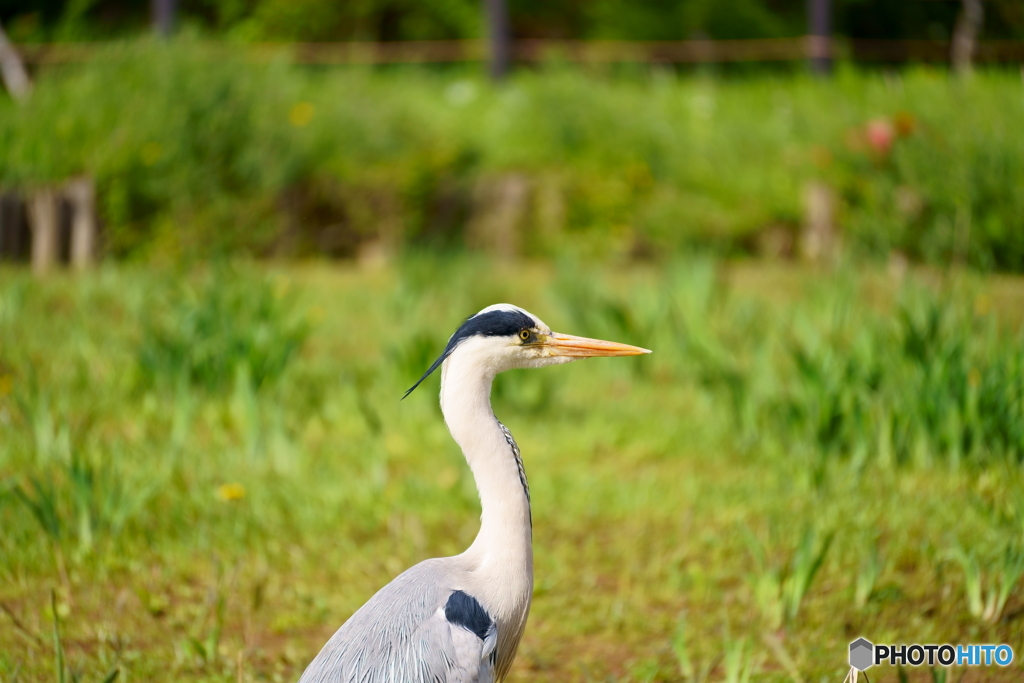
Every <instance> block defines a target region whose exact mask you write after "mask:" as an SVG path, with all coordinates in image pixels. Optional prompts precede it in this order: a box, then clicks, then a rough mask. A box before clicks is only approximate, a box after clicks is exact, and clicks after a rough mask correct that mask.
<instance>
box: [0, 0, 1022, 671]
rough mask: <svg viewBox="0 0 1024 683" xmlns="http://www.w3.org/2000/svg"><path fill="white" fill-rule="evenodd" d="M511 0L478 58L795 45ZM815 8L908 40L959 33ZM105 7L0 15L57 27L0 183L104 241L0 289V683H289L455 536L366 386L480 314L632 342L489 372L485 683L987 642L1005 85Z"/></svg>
mask: <svg viewBox="0 0 1024 683" xmlns="http://www.w3.org/2000/svg"><path fill="white" fill-rule="evenodd" d="M984 8H985V21H984V25H983V27H982V30H981V34H980V37H981V39H982V40H1016V39H1022V38H1024V12H1022V11H1021V5H1020V3H1018V2H1013V1H1010V0H991V1H990V2H985V3H984ZM509 10H510V16H511V27H512V35H513V38H516V39H529V38H557V39H579V40H590V39H608V40H678V39H693V38H712V39H732V38H781V37H792V36H799V35H802V34H803V33H805V32H806V24H807V17H806V7H805V5H804V3H803V2H790V1H788V0H787V1H775V0H743V1H742V2H734V3H724V2H713V1H711V0H686V1H679V2H666V1H665V0H644V1H639V2H625V1H624V0H594V1H592V2H561V1H560V2H545V3H541V2H533V1H532V0H522V1H521V2H520V1H515V0H513V1H512V2H510V3H509ZM834 10H835V16H834V21H833V26H834V30H835V33H836V35H838V36H840V37H846V38H851V39H852V38H878V39H887V38H888V39H908V40H917V39H921V40H934V41H948V40H949V39H950V36H951V34H952V32H953V31H954V25H955V24H956V22H957V21H958V17H959V16H960V12H961V11H962V8H961V3H958V2H942V1H938V0H937V1H935V2H917V1H913V0H908V1H906V2H883V1H881V0H864V1H859V0H846V1H843V2H835V3H834ZM149 13H150V8H149V6H148V5H147V4H146V3H142V2H134V3H129V2H113V1H105V0H96V1H90V0H71V1H69V2H57V1H54V2H36V3H31V4H30V3H24V2H15V1H14V0H0V22H2V23H3V25H4V27H5V29H6V30H7V32H8V34H9V35H10V37H11V39H12V40H13V41H14V43H15V44H16V45H17V46H19V47H24V46H29V47H31V44H32V43H41V44H43V46H42V48H41V50H42V51H40V52H37V53H36V54H44V55H45V49H48V48H50V47H54V46H60V45H61V44H68V45H72V46H73V45H78V44H80V43H82V42H87V43H88V42H90V41H93V42H92V44H90V45H89V46H88V57H87V58H85V59H80V60H77V61H65V62H60V61H59V60H54V61H49V62H48V61H46V60H45V59H40V60H39V61H37V62H33V63H32V65H31V66H32V68H33V72H32V76H33V80H34V88H33V89H32V91H31V93H30V94H28V95H27V96H25V97H24V98H22V99H20V100H14V99H11V98H9V97H8V96H7V95H6V94H0V190H2V191H3V192H4V193H5V196H7V197H10V196H13V195H19V196H24V197H28V196H31V195H32V194H33V193H38V192H39V191H40V190H42V189H45V188H47V187H53V186H57V185H59V184H61V183H64V182H65V181H67V180H68V179H69V178H72V177H80V176H86V177H88V178H90V179H92V181H93V182H94V183H95V190H96V206H95V211H96V214H97V216H98V218H99V223H100V226H101V230H102V239H101V252H102V256H103V260H102V262H101V263H99V264H98V265H97V267H96V268H94V269H92V270H89V271H86V272H80V273H74V274H71V273H66V272H60V271H53V270H51V271H50V272H49V273H47V274H46V276H45V277H37V276H34V275H33V274H31V273H29V272H28V270H27V268H26V267H25V266H23V265H21V264H18V263H13V264H12V263H6V262H5V263H2V264H0V266H2V267H0V530H2V532H0V682H2V683H8V682H13V681H24V680H45V679H46V678H52V679H53V680H56V681H66V680H85V681H91V680H97V681H101V680H103V681H110V680H112V679H111V678H110V676H111V675H114V672H117V674H116V675H118V676H119V680H122V681H133V680H137V681H149V680H199V681H239V680H243V681H264V680H271V681H285V680H294V679H295V678H297V676H298V674H299V673H300V672H301V670H302V668H303V667H304V666H305V664H306V663H308V661H309V660H310V659H311V658H312V656H313V655H314V654H315V653H316V651H317V650H318V648H319V647H320V646H321V645H322V644H323V642H324V641H325V640H326V638H327V637H329V635H330V634H331V633H332V632H333V631H334V629H336V628H337V626H338V625H339V624H340V623H342V622H343V621H344V619H345V618H347V617H348V615H349V614H351V612H352V610H353V609H355V608H356V607H358V606H359V605H360V604H362V602H364V601H365V599H366V598H367V597H368V596H369V595H371V594H372V593H373V591H375V590H376V589H378V588H379V587H380V586H381V585H383V584H384V583H385V582H386V581H387V580H388V579H390V578H391V577H393V576H394V575H396V574H397V573H398V572H400V571H401V570H402V569H404V568H406V567H407V566H409V565H411V564H412V563H414V562H416V561H419V560H421V559H424V558H426V557H430V556H438V555H444V554H453V553H457V552H459V551H461V550H462V549H463V548H464V547H465V546H466V545H467V544H468V543H469V542H470V541H471V539H472V538H473V536H474V534H475V532H476V529H477V524H476V519H475V517H476V513H477V510H478V504H477V501H476V492H475V489H474V486H473V482H472V479H471V477H470V475H469V472H468V470H467V469H466V467H465V464H464V462H463V461H462V459H461V454H460V453H459V451H458V449H457V447H456V446H455V445H454V444H453V443H452V442H451V439H450V437H449V435H448V434H447V431H446V429H445V426H444V424H443V421H442V420H441V416H440V413H439V408H438V406H437V402H436V395H434V396H432V395H431V394H433V393H435V392H436V387H437V385H436V381H437V380H436V379H433V378H432V379H431V380H430V381H429V382H428V383H427V384H425V385H424V387H423V388H422V389H420V390H419V391H418V392H417V393H415V394H413V395H411V396H410V397H409V398H408V399H407V400H405V401H404V402H401V403H399V401H398V399H399V397H400V396H401V393H402V391H403V390H404V389H405V388H406V387H408V386H409V385H411V383H412V382H413V381H415V379H416V378H417V377H419V375H420V374H421V373H422V372H423V370H424V369H425V368H426V367H427V366H428V365H429V363H430V362H431V361H432V360H433V359H434V358H435V357H436V355H437V354H438V353H439V351H440V349H441V348H442V347H443V344H444V342H445V340H446V339H447V337H448V335H449V334H450V333H451V332H452V331H453V329H454V328H455V326H456V325H457V324H458V322H459V321H461V320H462V319H463V318H464V317H465V316H466V315H468V314H470V313H472V312H473V311H475V310H478V309H480V308H482V307H483V306H486V305H489V304H492V303H495V302H497V301H512V302H514V303H516V304H519V305H523V306H525V307H527V308H529V309H530V310H533V311H534V312H536V313H537V314H538V315H540V316H541V317H542V318H543V319H545V320H546V321H547V322H548V323H550V324H551V325H552V326H553V327H554V328H555V329H558V330H563V331H566V332H570V333H576V334H584V335H588V336H595V337H602V338H608V339H615V340H619V341H623V342H629V343H636V344H640V345H643V346H646V347H649V348H652V349H654V351H655V353H654V354H652V355H651V356H649V357H644V358H639V359H630V360H631V361H633V362H619V363H616V362H611V361H608V362H602V361H591V362H588V363H587V364H586V365H583V364H574V365H570V366H568V367H565V368H559V369H552V370H548V371H544V372H539V371H538V372H526V373H508V374H507V376H502V377H501V378H500V379H499V380H498V382H497V383H496V385H495V388H494V403H495V410H496V412H497V414H498V415H499V416H500V417H501V418H502V420H503V421H504V422H505V423H506V424H508V425H509V426H510V428H511V429H512V431H513V432H514V433H515V434H516V436H517V438H518V441H519V443H520V445H521V446H522V448H523V453H524V459H525V461H526V465H527V468H528V471H529V474H530V482H531V489H532V491H533V499H534V505H535V509H534V519H535V522H536V530H535V534H536V537H535V543H536V563H537V586H536V594H535V597H534V603H533V612H532V614H531V620H530V626H529V628H528V629H527V633H526V636H525V638H524V641H523V644H522V648H521V651H520V655H519V659H518V660H517V662H516V664H515V666H514V668H513V672H512V675H511V678H512V680H516V681H520V680H539V681H580V682H588V683H589V682H591V681H637V682H641V681H643V682H653V681H661V682H670V681H671V682H679V681H682V682H684V683H706V682H709V681H725V682H727V683H749V682H750V681H759V680H766V681H773V682H774V681H778V682H779V683H781V682H782V681H792V682H793V683H811V682H815V683H816V682H818V681H836V683H838V681H840V680H842V677H843V676H844V675H845V673H846V670H845V669H846V667H845V664H846V659H845V656H846V647H847V644H848V643H849V641H851V640H853V639H854V638H856V637H858V636H865V637H868V638H869V639H872V640H875V641H876V642H954V643H955V642H993V643H994V642H1005V643H1009V644H1011V645H1012V646H1013V647H1014V648H1015V651H1016V652H1017V653H1022V652H1024V619H1022V618H1021V617H1022V616H1024V593H1022V591H1021V579H1022V578H1024V479H1022V476H1021V467H1022V463H1024V281H1022V280H1021V273H1022V271H1024V126H1022V125H1021V121H1024V81H1022V77H1021V71H1020V68H1019V65H1016V64H1009V63H1003V64H1001V65H994V66H988V67H980V66H979V67H978V68H976V69H975V70H974V71H973V73H969V74H959V75H955V74H953V73H951V72H950V71H949V70H948V69H947V68H946V66H945V65H941V64H940V65H936V64H924V63H896V62H893V61H890V62H886V63H882V64H875V65H869V64H864V63H856V62H855V61H853V60H852V59H850V58H848V57H842V56H841V57H840V59H838V60H837V62H836V64H835V68H834V70H833V71H832V73H831V75H829V76H827V77H822V76H821V75H814V74H812V73H811V70H810V69H809V68H808V66H807V65H806V64H805V63H804V62H791V63H782V64H778V63H776V64H758V63H753V64H741V65H738V64H732V65H721V64H703V65H699V66H680V65H673V64H667V63H655V62H646V61H642V60H634V61H632V62H630V63H619V64H603V65H601V64H597V63H586V62H584V63H582V64H579V63H571V62H570V60H568V59H564V58H560V57H559V56H558V55H557V54H553V55H551V56H549V57H547V58H545V59H542V60H540V61H537V62H534V63H531V64H530V65H524V64H520V65H519V66H518V68H517V69H516V70H514V71H513V73H512V74H511V75H510V76H509V77H508V78H506V79H504V80H501V81H498V82H495V81H494V80H492V79H489V78H487V77H486V76H485V75H484V73H483V69H482V67H481V65H480V64H474V63H452V64H444V65H439V64H434V65H408V64H404V65H400V64H393V65H376V66H371V65H355V64H347V65H343V66H339V65H334V66H325V65H309V64H304V63H302V62H303V60H302V58H301V50H300V49H299V48H298V47H296V46H295V45H293V44H288V43H289V42H290V41H349V40H354V41H363V42H371V41H385V42H395V43H400V42H402V41H408V40H427V39H430V40H433V39H437V40H451V39H464V38H468V39H474V38H480V37H481V36H482V35H483V33H484V28H483V21H482V18H481V12H480V6H479V5H478V4H477V3H476V2H475V1H474V2H469V1H468V0H432V1H430V2H395V1H392V2H385V1H383V0H364V1H362V2H336V3H330V2H319V1H313V0H301V1H300V0H290V1H285V0H254V1H252V2H247V1H245V0H234V1H231V2H229V1H222V2H213V1H212V0H210V1H206V2H203V1H201V0H197V1H195V2H187V1H182V2H181V3H180V5H179V12H178V28H177V31H176V32H175V34H174V35H173V36H172V37H170V38H168V39H158V38H155V37H153V36H149V35H144V34H147V33H148V32H149V31H150V28H149V21H150V17H149ZM263 42H280V43H283V45H281V46H278V47H275V48H274V49H271V50H268V51H266V52H260V51H258V50H257V49H256V48H258V47H259V46H258V45H256V44H258V43H263ZM37 47H39V46H38V45H37ZM943 54H945V52H944V53H943ZM5 207H6V208H5ZM0 208H4V210H5V211H6V212H7V213H5V214H4V216H5V219H4V220H7V221H8V222H7V223H5V225H8V226H9V225H10V222H9V219H10V210H9V209H10V204H4V206H3V207H0ZM4 244H5V243H4V242H2V241H0V250H2V249H3V248H4V247H3V245H4ZM873 671H875V672H877V674H878V675H879V676H880V677H881V680H886V681H888V680H892V681H899V683H904V682H905V681H907V680H912V681H924V680H929V681H931V682H932V683H945V681H946V680H947V678H946V676H947V673H948V676H949V680H953V679H955V678H956V677H957V676H960V675H961V673H964V672H963V671H951V672H946V671H945V670H933V671H928V672H926V671H924V670H917V671H909V672H905V671H902V670H891V669H887V668H883V669H881V670H873ZM1020 674H1021V664H1020V662H1019V661H1018V662H1015V663H1014V665H1013V666H1012V667H1009V668H1007V669H999V668H996V667H992V668H988V669H973V670H971V671H970V672H969V676H970V678H969V679H964V680H969V681H1000V682H1001V681H1006V682H1007V683H1009V681H1017V680H1020ZM872 680H875V677H874V675H873V676H872ZM958 680H959V679H958Z"/></svg>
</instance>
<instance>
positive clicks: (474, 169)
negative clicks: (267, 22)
mask: <svg viewBox="0 0 1024 683" xmlns="http://www.w3.org/2000/svg"><path fill="white" fill-rule="evenodd" d="M1021 92H1022V84H1021V79H1020V75H1019V74H1018V73H1017V72H1016V71H1012V70H1010V71H999V70H993V71H987V72H979V73H977V74H976V75H975V77H974V78H972V79H971V80H970V81H961V80H957V79H955V78H951V77H950V76H949V74H947V73H946V72H945V71H942V70H935V69H929V68H924V67H921V68H913V69H908V70H906V71H903V72H900V73H898V74H890V75H881V74H878V73H872V72H864V71H859V70H857V69H855V68H853V67H847V66H842V67H841V68H839V69H838V73H837V74H836V75H835V77H834V78H831V79H815V78H812V77H810V76H808V75H806V74H803V73H774V74H773V73H762V74H760V75H751V76H747V77H736V78H714V77H711V76H700V75H694V74H689V75H683V74H676V73H674V72H672V71H670V70H667V69H651V68H640V67H636V68H630V69H622V70H621V71H619V72H603V73H602V72H600V71H597V70H591V71H588V70H584V69H572V68H567V67H564V66H560V65H558V64H557V63H552V64H547V65H544V66H542V67H540V68H538V69H534V70H529V69H523V70H521V71H519V72H518V73H517V74H516V75H515V76H514V77H513V78H512V79H511V80H510V81H508V82H507V83H505V84H503V85H501V86H496V85H494V84H492V83H490V82H488V81H486V80H485V79H484V78H483V77H482V75H481V73H480V70H479V69H478V68H475V67H474V68H469V67H452V68H447V69H445V68H437V69H430V68H414V67H409V68H404V67H396V68H387V69H377V70H371V69H364V68H360V67H351V68H340V67H339V68H332V69H312V68H304V67H301V66H298V65H295V64H293V63H291V62H290V61H289V59H288V56H287V55H283V54H282V55H279V56H278V57H277V58H275V59H273V60H272V61H271V62H270V63H269V64H257V63H253V62H252V61H249V60H247V59H246V56H245V53H244V52H242V51H240V50H234V49H232V48H230V47H227V46H224V45H221V46H213V45H209V44H205V43H202V42H198V41H194V40H181V41H177V42H172V43H170V44H155V43H152V42H149V41H138V42H126V43H123V44H114V45H111V46H107V47H105V48H102V49H97V57H96V59H95V60H94V61H93V62H91V63H88V64H85V65H78V66H67V67H61V68H53V69H49V70H45V71H43V72H42V73H41V74H40V78H39V83H38V87H37V88H36V90H35V92H34V93H33V95H32V97H31V99H30V100H29V101H28V102H26V103H24V104H23V105H17V104H15V103H14V102H11V101H9V100H6V99H3V98H0V149H2V150H3V151H4V153H3V154H2V155H0V179H2V180H3V184H4V185H6V186H15V187H18V186H20V187H24V188H29V189H31V188H34V187H37V186H39V185H40V184H45V183H52V182H63V181H64V180H66V179H67V178H68V177H70V176H72V175H76V174H82V173H85V174H89V175H91V176H93V177H94V178H95V179H96V182H97V188H98V206H99V211H100V214H101V216H102V218H103V220H104V225H105V228H106V245H107V247H108V249H109V250H110V252H111V253H112V254H113V255H115V256H119V257H125V256H130V257H135V258H143V259H145V258H147V257H156V258H159V259H163V260H172V261H173V260H176V259H180V258H184V259H187V258H189V257H194V256H200V257H206V256H209V255H211V254H223V253H238V252H244V253H249V254H258V255H263V254H267V253H274V254H286V255H295V254H297V255H308V254H313V253H318V254H330V255H342V256H351V255H354V254H356V253H358V252H359V251H360V250H361V249H362V248H363V247H365V246H366V244H367V243H371V242H373V241H374V240H377V239H383V240H384V241H385V242H387V244H388V245H389V246H392V247H394V245H395V244H402V243H409V242H412V243H414V244H417V245H423V244H440V245H443V246H449V245H452V244H460V245H461V244H463V243H464V242H465V239H464V238H465V234H464V231H465V226H466V224H467V217H469V216H471V215H473V214H474V213H475V212H480V211H481V210H482V209H481V205H482V203H483V200H482V199H481V197H482V196H486V195H487V192H485V191H481V189H480V188H481V187H483V188H484V189H486V188H487V187H491V186H493V184H494V183H496V182H500V181H501V179H502V178H506V177H508V176H509V175H510V174H514V175H516V176H518V177H520V178H522V179H524V180H525V182H526V183H527V185H528V186H529V188H530V191H529V193H528V199H527V200H526V202H525V206H524V208H523V212H522V213H523V215H524V218H523V226H522V228H523V239H522V250H523V251H524V253H526V254H527V255H534V256H550V255H552V254H562V253H567V252H569V253H575V254H577V255H579V256H582V257H587V258H592V257H600V258H602V259H611V260H615V259H627V258H630V257H635V256H639V257H641V258H654V259H656V258H658V257H660V256H661V255H665V254H678V253H680V252H683V253H685V252H688V251H692V250H693V249H694V248H695V247H697V248H701V249H704V250H712V251H716V252H719V253H737V252H739V253H751V252H757V251H758V250H759V249H761V248H762V246H760V245H763V244H766V243H769V242H776V243H778V244H779V245H780V246H779V248H780V249H781V250H783V251H786V250H787V247H786V246H785V245H786V244H789V245H790V246H789V248H788V249H789V251H795V250H796V249H794V248H793V246H792V243H793V241H794V240H795V238H796V237H797V235H798V234H799V232H800V228H801V225H802V224H803V221H804V213H805V209H804V192H805V188H806V186H807V183H808V182H809V181H812V180H813V181H821V182H825V183H827V184H828V185H830V186H831V187H832V188H833V189H834V191H835V195H836V198H837V200H836V206H837V211H836V213H837V215H836V220H837V221H838V223H839V225H840V226H841V227H842V228H843V229H844V231H845V235H846V238H847V239H846V245H847V247H848V248H849V250H850V251H852V252H854V253H857V254H859V255H868V256H871V257H873V258H877V259H885V258H888V256H889V254H890V253H891V252H892V251H898V252H901V253H902V254H903V255H905V256H906V257H908V258H910V259H911V260H917V261H923V262H928V263H932V264H937V265H942V266H948V265H949V264H950V263H970V264H971V265H974V266H978V267H981V268H986V269H996V270H1003V271H1016V272H1021V271H1024V241H1022V237H1021V235H1024V224H1022V218H1021V217H1022V216H1024V189H1022V188H1024V162H1022V159H1024V132H1022V128H1021V126H1020V125H1019V121H1021V120H1022V119H1024V98H1022V97H1021ZM872 122H873V123H872ZM869 124H870V125H871V126H873V127H874V128H875V129H880V130H883V131H885V130H888V131H890V132H891V134H892V135H893V136H894V137H893V139H892V141H891V146H885V145H882V146H881V147H877V148H873V147H872V146H871V144H869V138H868V135H867V130H868V127H869Z"/></svg>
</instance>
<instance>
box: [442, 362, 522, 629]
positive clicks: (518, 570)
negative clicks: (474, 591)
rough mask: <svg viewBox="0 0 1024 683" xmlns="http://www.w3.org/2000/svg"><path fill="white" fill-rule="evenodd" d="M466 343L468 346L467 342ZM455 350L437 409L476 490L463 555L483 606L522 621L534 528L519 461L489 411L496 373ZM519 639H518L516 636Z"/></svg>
mask: <svg viewBox="0 0 1024 683" xmlns="http://www.w3.org/2000/svg"><path fill="white" fill-rule="evenodd" d="M467 346H469V345H467ZM461 351H462V349H460V350H458V351H456V352H455V353H453V354H452V355H451V356H450V357H449V358H448V360H447V361H445V364H444V368H443V369H442V373H441V411H442V412H443V413H444V419H445V422H446V423H447V424H448V429H449V430H450V431H451V433H452V437H454V439H455V441H456V443H458V444H459V446H461V447H462V452H463V454H464V455H465V456H466V461H467V462H468V463H469V467H470V469H471V470H472V471H473V477H474V478H475V479H476V487H477V491H478V492H479V494H480V505H481V508H482V514H481V516H480V532H479V533H478V534H477V537H476V540H474V541H473V544H472V545H471V546H470V547H469V549H468V550H467V551H466V552H465V553H463V555H462V557H463V559H464V560H466V562H467V565H468V566H470V567H472V571H473V573H474V574H475V575H476V576H477V577H478V578H479V579H480V580H481V581H480V585H481V589H482V590H484V591H485V592H486V593H487V594H486V595H484V596H478V597H483V598H485V601H486V602H489V603H491V604H490V605H486V606H488V607H490V608H493V609H495V610H497V611H498V612H499V614H498V615H496V616H499V617H504V618H505V619H509V620H511V621H519V620H520V619H521V620H522V621H523V622H525V618H526V611H527V610H528V609H529V601H530V596H531V594H532V592H533V531H532V528H531V522H530V502H529V500H528V498H527V495H526V491H525V490H524V488H523V481H522V480H521V479H520V472H519V465H518V463H517V462H516V459H515V456H514V455H513V451H512V447H511V445H510V444H509V443H508V441H507V440H506V438H505V434H504V432H502V430H501V427H500V426H499V424H498V420H497V418H495V417H494V412H493V411H492V410H491V383H492V382H493V381H494V376H495V374H496V372H497V369H496V368H493V367H490V366H488V365H487V364H481V363H476V362H474V355H473V354H472V353H471V352H469V349H468V348H467V349H466V351H467V353H461ZM517 639H518V638H517Z"/></svg>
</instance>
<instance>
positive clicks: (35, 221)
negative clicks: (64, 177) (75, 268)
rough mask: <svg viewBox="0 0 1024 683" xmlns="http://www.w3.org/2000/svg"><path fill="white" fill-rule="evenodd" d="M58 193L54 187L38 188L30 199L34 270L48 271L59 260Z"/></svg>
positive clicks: (29, 213) (40, 272) (37, 271)
mask: <svg viewBox="0 0 1024 683" xmlns="http://www.w3.org/2000/svg"><path fill="white" fill-rule="evenodd" d="M57 208H58V203H57V193H56V192H55V191H54V190H53V189H52V188H43V189H41V190H37V191H36V192H35V193H34V194H33V195H32V197H31V199H29V203H28V215H29V223H30V227H31V229H32V272H33V273H35V274H36V275H42V274H44V273H46V271H48V270H49V269H50V268H51V267H52V266H53V264H54V262H55V261H56V260H57V220H58V211H57Z"/></svg>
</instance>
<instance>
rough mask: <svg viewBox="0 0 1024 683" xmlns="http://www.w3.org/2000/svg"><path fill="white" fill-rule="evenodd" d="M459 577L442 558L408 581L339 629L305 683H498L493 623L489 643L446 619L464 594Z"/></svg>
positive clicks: (399, 581) (385, 591)
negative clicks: (452, 600) (453, 599)
mask: <svg viewBox="0 0 1024 683" xmlns="http://www.w3.org/2000/svg"><path fill="white" fill-rule="evenodd" d="M452 569H453V567H451V566H450V558H439V559H432V560H427V561H425V562H421V563H420V564H418V565H416V566H414V567H412V568H410V569H408V570H406V571H405V572H403V573H402V574H400V575H399V576H398V577H397V578H395V580H394V581H392V582H391V583H389V584H388V585H386V586H384V588H382V589H381V590H380V591H378V592H377V594H376V595H374V596H373V597H372V598H370V600H369V601H368V602H367V603H366V604H365V605H363V606H362V607H361V608H359V610H358V611H357V612H356V613H355V614H353V615H352V617H351V618H350V619H349V620H348V621H346V622H345V624H344V625H343V626H342V627H341V628H340V629H338V631H337V632H336V633H335V634H334V636H333V637H332V638H331V639H330V640H329V641H328V642H327V644H326V645H325V646H324V647H323V649H322V650H321V651H320V654H318V655H317V656H316V658H315V659H314V660H313V661H312V663H310V665H309V667H307V668H306V671H305V673H303V674H302V678H301V679H300V681H299V683H492V681H493V680H494V659H495V658H494V656H493V651H494V647H495V644H496V643H497V633H496V631H495V628H494V626H493V623H492V625H491V628H490V629H489V631H488V633H487V635H486V636H485V637H484V638H483V639H481V638H479V637H478V636H477V635H476V634H474V633H472V632H471V631H469V630H467V629H466V628H464V627H461V626H458V625H455V624H451V623H449V622H448V620H447V618H446V617H445V614H444V605H445V603H446V602H447V600H448V598H449V596H450V595H451V594H452V592H453V591H455V590H457V589H458V588H459V587H458V586H454V585H451V584H452V583H453V582H452V580H451V579H452V578H453V572H452ZM456 573H457V572H456Z"/></svg>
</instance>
